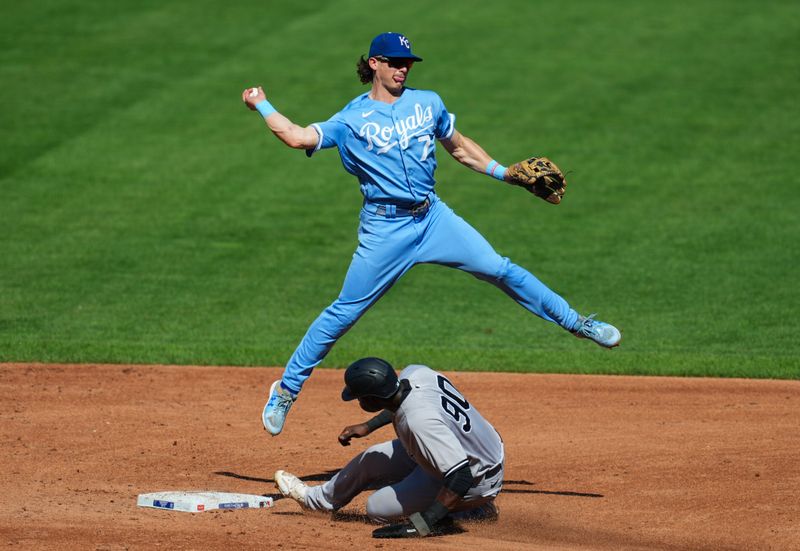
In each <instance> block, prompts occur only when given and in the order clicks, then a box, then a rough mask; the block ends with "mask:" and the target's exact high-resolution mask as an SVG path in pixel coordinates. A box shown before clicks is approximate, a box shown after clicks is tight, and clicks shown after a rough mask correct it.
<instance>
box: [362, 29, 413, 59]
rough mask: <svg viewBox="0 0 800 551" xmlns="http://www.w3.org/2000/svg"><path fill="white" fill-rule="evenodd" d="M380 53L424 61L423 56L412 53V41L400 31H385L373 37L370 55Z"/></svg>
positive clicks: (373, 55) (386, 55)
mask: <svg viewBox="0 0 800 551" xmlns="http://www.w3.org/2000/svg"><path fill="white" fill-rule="evenodd" d="M379 55H382V56H384V57H394V58H399V59H413V60H414V61H422V58H421V57H417V56H415V55H414V54H412V53H411V42H409V41H408V39H407V38H406V37H405V36H403V35H402V34H400V33H383V34H379V35H378V36H376V37H375V38H373V39H372V44H370V45H369V57H375V56H379Z"/></svg>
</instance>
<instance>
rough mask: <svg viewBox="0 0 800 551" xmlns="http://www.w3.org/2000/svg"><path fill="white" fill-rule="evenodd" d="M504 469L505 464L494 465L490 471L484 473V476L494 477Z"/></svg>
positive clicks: (486, 477) (485, 477)
mask: <svg viewBox="0 0 800 551" xmlns="http://www.w3.org/2000/svg"><path fill="white" fill-rule="evenodd" d="M502 470H503V464H502V463H498V464H497V466H495V467H492V468H491V469H489V470H488V471H486V472H485V473H483V478H484V480H485V479H488V478H492V477H494V476H495V475H497V473H499V472H500V471H502Z"/></svg>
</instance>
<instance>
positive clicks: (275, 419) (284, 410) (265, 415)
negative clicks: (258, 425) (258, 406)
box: [261, 379, 297, 436]
mask: <svg viewBox="0 0 800 551" xmlns="http://www.w3.org/2000/svg"><path fill="white" fill-rule="evenodd" d="M296 399H297V397H296V396H292V394H291V393H290V392H289V391H288V390H285V389H284V388H282V387H281V381H280V379H278V380H277V381H275V382H274V383H272V386H271V387H269V401H268V402H267V405H265V406H264V411H263V412H262V413H261V422H262V423H263V424H264V428H265V429H266V430H267V431H268V432H269V433H270V434H271V435H272V436H277V435H279V434H280V433H281V431H282V430H283V424H284V423H285V422H286V415H287V414H288V413H289V409H290V408H291V407H292V404H293V403H294V401H295V400H296Z"/></svg>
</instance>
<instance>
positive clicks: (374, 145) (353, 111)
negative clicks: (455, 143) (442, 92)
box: [308, 88, 455, 205]
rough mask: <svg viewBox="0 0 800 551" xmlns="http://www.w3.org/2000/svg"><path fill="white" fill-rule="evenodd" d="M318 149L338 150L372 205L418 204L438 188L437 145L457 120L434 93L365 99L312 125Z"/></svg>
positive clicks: (408, 91) (409, 91) (413, 92)
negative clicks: (437, 141)
mask: <svg viewBox="0 0 800 551" xmlns="http://www.w3.org/2000/svg"><path fill="white" fill-rule="evenodd" d="M312 126H313V128H314V129H315V130H316V131H317V133H318V134H319V137H320V140H319V143H318V144H317V147H316V148H315V149H313V150H309V151H308V154H309V156H310V155H311V154H313V153H314V152H316V151H318V150H320V149H326V148H329V147H338V148H339V156H340V157H341V159H342V164H343V165H344V168H345V170H347V172H349V173H350V174H352V175H354V176H355V177H356V178H358V181H359V183H360V184H361V193H362V194H363V195H364V198H365V199H366V200H367V201H369V202H372V203H391V204H399V205H403V204H414V203H420V202H422V201H424V200H425V198H426V197H427V196H428V195H429V194H430V193H431V192H432V191H433V186H434V184H435V183H436V180H435V179H434V171H435V170H436V154H435V153H436V140H441V139H444V138H449V137H451V136H452V135H453V132H454V131H455V116H454V115H451V114H450V113H448V112H447V108H446V107H445V106H444V103H443V102H442V99H441V98H440V97H439V95H438V94H436V93H435V92H431V91H428V90H414V89H412V88H406V89H405V90H404V92H403V94H402V95H401V96H400V98H399V99H398V100H397V101H395V102H394V103H392V104H388V103H384V102H382V101H375V100H373V99H370V98H369V94H368V93H367V94H362V95H360V96H358V97H357V98H355V99H354V100H353V101H351V102H350V103H348V104H347V105H346V106H345V108H344V109H342V110H341V111H339V112H338V113H336V114H335V115H334V116H332V117H331V118H330V119H328V120H327V121H326V122H322V123H317V124H313V125H312Z"/></svg>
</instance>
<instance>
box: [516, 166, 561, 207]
mask: <svg viewBox="0 0 800 551" xmlns="http://www.w3.org/2000/svg"><path fill="white" fill-rule="evenodd" d="M506 177H507V178H508V179H509V180H510V183H512V184H515V185H517V186H521V187H524V188H525V189H527V190H528V191H530V192H531V193H533V194H534V195H536V196H537V197H541V198H542V199H544V200H545V201H547V202H548V203H553V204H554V205H557V204H559V203H560V202H561V198H562V197H563V196H564V193H565V192H566V191H567V179H566V177H564V174H563V173H562V172H561V170H560V169H559V168H558V167H557V166H556V164H555V163H554V162H553V161H551V160H550V159H548V158H547V157H531V158H530V159H526V160H524V161H520V162H518V163H516V164H514V165H511V166H510V167H508V170H507V171H506Z"/></svg>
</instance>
